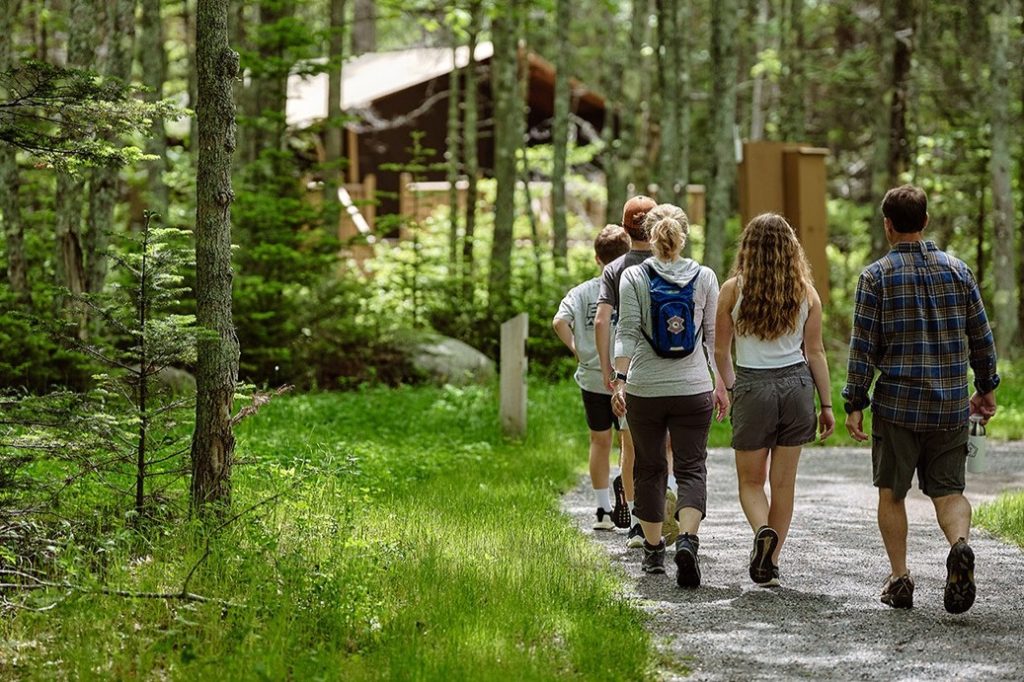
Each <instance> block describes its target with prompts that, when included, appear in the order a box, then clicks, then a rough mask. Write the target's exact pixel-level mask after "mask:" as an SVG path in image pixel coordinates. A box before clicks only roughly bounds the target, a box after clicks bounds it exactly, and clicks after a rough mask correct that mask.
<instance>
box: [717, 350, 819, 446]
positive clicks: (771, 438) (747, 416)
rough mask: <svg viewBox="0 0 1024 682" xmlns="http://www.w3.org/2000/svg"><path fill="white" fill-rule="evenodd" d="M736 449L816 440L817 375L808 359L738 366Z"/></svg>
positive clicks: (733, 417) (734, 400) (734, 401)
mask: <svg viewBox="0 0 1024 682" xmlns="http://www.w3.org/2000/svg"><path fill="white" fill-rule="evenodd" d="M731 399H732V413H731V414H730V419H731V421H732V443H731V444H732V447H733V449H734V450H760V449H762V448H774V447H776V446H779V447H793V446H797V445H804V444H806V443H810V442H813V441H814V435H815V432H816V429H817V421H818V420H817V416H816V413H815V408H814V379H813V378H812V377H811V370H810V368H808V367H807V364H806V363H803V362H801V363H798V364H795V365H790V366H789V367H780V368H777V369H749V368H746V367H740V368H738V369H737V370H736V383H735V384H734V385H733V392H732V396H731Z"/></svg>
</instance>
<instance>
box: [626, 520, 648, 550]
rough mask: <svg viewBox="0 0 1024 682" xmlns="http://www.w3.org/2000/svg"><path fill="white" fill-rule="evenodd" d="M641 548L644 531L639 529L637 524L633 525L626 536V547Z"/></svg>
mask: <svg viewBox="0 0 1024 682" xmlns="http://www.w3.org/2000/svg"><path fill="white" fill-rule="evenodd" d="M643 546H644V529H643V528H641V527H640V524H639V523H634V524H633V527H632V528H630V529H629V535H627V536H626V547H629V548H630V549H636V548H638V547H643Z"/></svg>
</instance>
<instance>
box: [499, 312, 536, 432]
mask: <svg viewBox="0 0 1024 682" xmlns="http://www.w3.org/2000/svg"><path fill="white" fill-rule="evenodd" d="M529 320H530V317H529V315H527V314H526V313H519V314H518V315H516V316H515V317H513V318H512V319H511V320H507V321H505V322H504V323H502V325H501V370H500V373H501V381H500V383H501V411H500V415H501V428H502V431H504V432H505V435H507V436H513V437H517V438H521V437H523V436H525V435H526V337H527V333H528V329H529Z"/></svg>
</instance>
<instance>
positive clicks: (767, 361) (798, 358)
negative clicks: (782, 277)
mask: <svg viewBox="0 0 1024 682" xmlns="http://www.w3.org/2000/svg"><path fill="white" fill-rule="evenodd" d="M742 300H743V291H742V290H741V289H740V288H739V286H738V283H737V287H736V305H734V306H733V307H732V312H731V313H730V314H731V315H732V321H733V326H734V327H735V324H736V317H737V316H738V315H739V311H740V301H742ZM809 307H810V306H809V304H808V301H807V299H804V302H803V304H801V306H800V312H799V314H798V315H797V323H796V331H795V332H793V333H792V334H785V335H783V336H780V337H779V338H777V339H772V340H771V341H765V340H764V339H761V338H758V337H757V336H741V335H739V334H736V365H737V366H739V367H746V368H747V369H774V368H776V367H789V366H790V365H795V364H797V363H800V362H805V358H804V353H803V348H802V346H803V342H804V323H805V322H807V313H808V309H809Z"/></svg>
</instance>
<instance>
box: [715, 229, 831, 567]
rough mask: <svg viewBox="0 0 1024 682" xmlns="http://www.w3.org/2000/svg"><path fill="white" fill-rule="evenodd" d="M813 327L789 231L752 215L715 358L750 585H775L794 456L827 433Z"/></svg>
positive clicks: (823, 374) (821, 361)
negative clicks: (747, 534)
mask: <svg viewBox="0 0 1024 682" xmlns="http://www.w3.org/2000/svg"><path fill="white" fill-rule="evenodd" d="M821 320H822V313H821V298H820V297H819V296H818V292H817V291H815V289H814V285H813V284H812V280H811V269H810V266H809V265H808V263H807V257H806V256H805V255H804V250H803V248H802V247H801V246H800V242H799V241H798V240H797V237H796V233H795V232H794V230H793V228H792V227H791V226H790V224H789V223H787V222H786V219H785V218H783V217H782V216H780V215H776V214H774V213H764V214H761V215H759V216H757V217H756V218H754V219H753V220H751V221H750V223H749V224H748V225H747V226H746V228H745V229H744V230H743V235H742V236H741V237H740V244H739V250H738V252H737V254H736V263H735V265H734V266H733V269H732V273H730V277H729V279H727V280H726V281H725V283H724V284H722V291H721V295H720V297H719V301H718V312H717V316H716V324H715V327H716V336H715V360H716V364H717V365H718V368H719V370H720V372H721V376H720V378H721V380H722V381H723V382H724V383H725V386H726V388H727V390H728V392H729V396H730V402H731V403H732V429H733V433H732V447H733V449H734V450H735V451H736V474H737V477H738V479H739V496H740V505H741V506H742V507H743V512H744V514H745V515H746V517H747V521H749V522H750V527H751V529H753V531H754V549H753V550H752V551H751V555H750V578H751V580H753V581H754V582H755V583H757V584H758V585H763V586H776V585H778V584H779V567H778V566H779V553H780V552H781V550H782V545H783V543H784V542H785V540H786V535H787V533H788V531H789V525H790V522H791V520H792V518H793V496H794V492H795V488H796V471H797V465H798V463H799V460H800V451H801V449H802V447H803V446H804V445H805V444H806V443H809V442H812V441H813V440H814V436H815V430H816V428H817V430H818V432H819V435H820V437H821V438H822V439H825V438H827V437H828V436H829V435H831V434H832V431H833V429H834V428H835V416H834V415H833V413H832V399H831V393H830V391H831V388H830V383H829V373H828V363H827V361H826V358H825V347H824V344H823V343H822V338H821ZM733 341H735V343H736V369H735V371H734V370H733V358H732V347H733ZM815 387H817V390H818V395H819V396H820V401H821V411H820V414H819V415H818V416H817V418H816V416H815V405H814V390H815ZM766 480H767V481H768V483H769V489H770V492H771V497H770V499H769V496H768V495H767V494H766V493H765V487H764V486H765V482H766Z"/></svg>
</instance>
